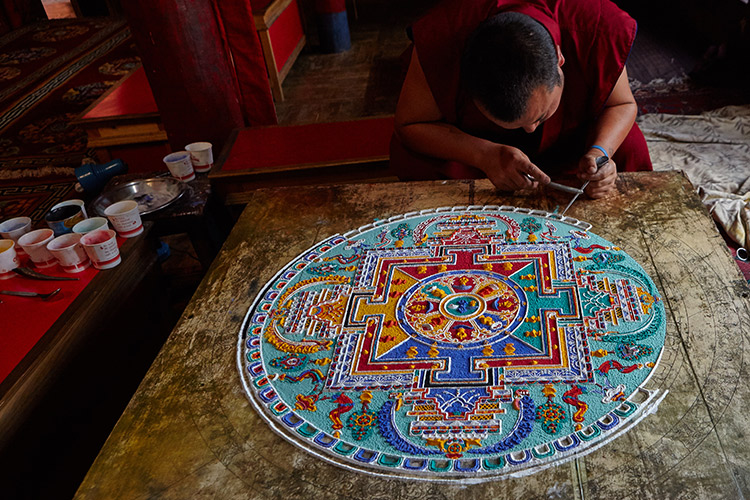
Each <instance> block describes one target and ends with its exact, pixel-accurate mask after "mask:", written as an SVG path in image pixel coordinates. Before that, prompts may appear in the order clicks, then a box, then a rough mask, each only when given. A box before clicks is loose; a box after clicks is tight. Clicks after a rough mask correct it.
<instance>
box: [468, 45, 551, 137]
mask: <svg viewBox="0 0 750 500" xmlns="http://www.w3.org/2000/svg"><path fill="white" fill-rule="evenodd" d="M557 58H558V66H557V71H558V72H559V74H560V85H558V86H556V87H554V88H553V89H552V90H549V89H548V88H547V87H546V86H545V85H541V86H540V87H538V88H537V89H536V90H535V91H534V92H532V94H531V96H530V97H529V101H528V103H527V104H526V112H525V113H524V114H523V116H521V118H519V119H518V120H515V121H512V122H505V121H502V120H498V119H497V118H495V117H493V116H492V115H491V114H490V113H489V112H488V111H487V110H486V109H484V107H483V106H482V105H481V104H479V103H477V106H478V108H479V110H480V111H481V112H482V114H483V115H484V116H485V117H487V119H489V120H490V121H492V122H493V123H494V124H496V125H498V126H500V127H502V128H505V129H509V130H512V129H517V128H522V129H524V130H525V131H526V132H528V133H531V132H533V131H534V130H536V128H537V127H538V126H539V125H540V124H542V123H544V121H545V120H547V119H549V118H550V117H551V116H552V115H554V114H555V111H557V108H558V107H559V106H560V98H561V97H562V92H563V85H564V84H565V80H564V75H563V72H562V65H563V63H564V62H565V58H564V57H563V55H562V53H561V52H560V47H559V46H558V47H557Z"/></svg>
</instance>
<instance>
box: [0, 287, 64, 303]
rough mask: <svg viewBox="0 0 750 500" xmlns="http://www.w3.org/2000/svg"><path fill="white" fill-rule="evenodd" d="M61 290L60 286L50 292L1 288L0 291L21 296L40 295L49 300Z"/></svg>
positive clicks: (41, 297)
mask: <svg viewBox="0 0 750 500" xmlns="http://www.w3.org/2000/svg"><path fill="white" fill-rule="evenodd" d="M60 290H62V288H58V289H57V290H54V291H52V292H49V293H36V292H15V291H11V290H0V293H2V294H4V295H17V296H19V297H39V298H40V299H42V300H47V299H49V298H51V297H54V296H55V295H57V294H58V293H60Z"/></svg>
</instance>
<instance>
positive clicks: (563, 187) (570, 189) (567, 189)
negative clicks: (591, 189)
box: [523, 172, 583, 194]
mask: <svg viewBox="0 0 750 500" xmlns="http://www.w3.org/2000/svg"><path fill="white" fill-rule="evenodd" d="M523 175H524V176H525V177H526V178H527V179H528V180H530V181H531V182H536V179H534V178H533V177H532V176H531V175H530V174H528V173H526V172H523ZM547 186H549V187H551V188H553V189H558V190H560V191H565V192H566V193H575V194H581V193H583V190H582V189H578V188H574V187H571V186H566V185H565V184H560V183H557V182H550V183H549V184H547Z"/></svg>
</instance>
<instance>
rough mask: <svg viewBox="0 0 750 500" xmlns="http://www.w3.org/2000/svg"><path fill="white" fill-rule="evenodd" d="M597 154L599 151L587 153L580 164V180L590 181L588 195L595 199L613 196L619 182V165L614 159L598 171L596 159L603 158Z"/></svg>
mask: <svg viewBox="0 0 750 500" xmlns="http://www.w3.org/2000/svg"><path fill="white" fill-rule="evenodd" d="M597 153H598V151H594V152H589V153H587V154H586V155H584V156H583V157H582V158H581V160H580V161H579V163H578V178H579V179H580V180H581V181H583V182H586V181H589V185H588V186H586V194H587V195H588V196H589V197H590V198H594V199H596V198H604V197H605V196H608V195H610V194H612V193H613V192H614V190H615V181H616V180H617V165H615V162H614V160H613V159H612V158H610V159H609V161H608V162H607V163H606V164H605V165H603V166H602V167H601V168H600V169H599V170H598V171H597V170H596V159H597V158H599V157H601V156H602V155H601V154H597Z"/></svg>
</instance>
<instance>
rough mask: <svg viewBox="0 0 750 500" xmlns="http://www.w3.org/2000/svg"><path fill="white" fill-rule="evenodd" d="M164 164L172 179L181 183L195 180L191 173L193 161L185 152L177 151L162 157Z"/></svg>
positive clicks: (193, 174) (193, 173) (192, 172)
mask: <svg viewBox="0 0 750 500" xmlns="http://www.w3.org/2000/svg"><path fill="white" fill-rule="evenodd" d="M164 163H165V164H166V165H167V168H168V169H169V172H170V173H171V174H172V177H174V178H176V179H179V180H181V181H183V182H188V181H192V180H193V179H195V172H194V171H193V160H192V157H191V156H190V153H189V152H187V151H177V152H176V153H170V154H168V155H167V156H165V157H164Z"/></svg>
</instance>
